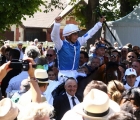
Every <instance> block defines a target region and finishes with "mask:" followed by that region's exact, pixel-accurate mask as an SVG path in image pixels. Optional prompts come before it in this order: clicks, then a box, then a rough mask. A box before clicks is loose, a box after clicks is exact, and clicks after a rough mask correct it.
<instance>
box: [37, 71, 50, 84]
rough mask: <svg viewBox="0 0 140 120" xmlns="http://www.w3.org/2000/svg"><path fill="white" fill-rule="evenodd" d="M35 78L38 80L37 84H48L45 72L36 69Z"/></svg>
mask: <svg viewBox="0 0 140 120" xmlns="http://www.w3.org/2000/svg"><path fill="white" fill-rule="evenodd" d="M35 78H36V79H37V80H38V83H49V81H48V74H47V71H46V70H43V69H36V70H35Z"/></svg>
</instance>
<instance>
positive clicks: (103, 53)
mask: <svg viewBox="0 0 140 120" xmlns="http://www.w3.org/2000/svg"><path fill="white" fill-rule="evenodd" d="M96 54H97V56H99V57H103V56H104V55H105V48H103V47H101V48H98V49H96Z"/></svg>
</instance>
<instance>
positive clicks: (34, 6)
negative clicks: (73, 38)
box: [0, 0, 63, 32]
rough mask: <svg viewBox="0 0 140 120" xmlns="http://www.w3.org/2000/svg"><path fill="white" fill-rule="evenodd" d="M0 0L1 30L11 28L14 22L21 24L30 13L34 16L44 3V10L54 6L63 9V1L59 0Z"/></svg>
mask: <svg viewBox="0 0 140 120" xmlns="http://www.w3.org/2000/svg"><path fill="white" fill-rule="evenodd" d="M49 1H50V2H48V0H46V1H44V0H0V32H3V31H5V30H7V29H9V28H10V25H12V24H21V19H24V20H26V18H25V17H24V16H25V15H28V16H29V17H32V16H33V14H34V13H35V12H37V11H41V10H40V9H39V7H40V6H41V5H44V6H45V8H46V10H45V11H44V12H48V11H50V10H51V11H52V10H53V9H54V8H60V9H62V5H63V4H62V3H61V2H59V0H49Z"/></svg>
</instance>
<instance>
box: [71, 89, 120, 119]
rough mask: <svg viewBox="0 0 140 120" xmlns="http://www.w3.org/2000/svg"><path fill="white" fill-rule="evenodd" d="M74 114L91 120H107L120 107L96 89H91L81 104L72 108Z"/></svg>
mask: <svg viewBox="0 0 140 120" xmlns="http://www.w3.org/2000/svg"><path fill="white" fill-rule="evenodd" d="M73 110H74V111H76V113H78V114H80V115H82V116H83V117H85V118H89V119H92V120H107V119H108V116H109V115H110V114H112V113H114V112H119V111H120V106H119V105H118V104H117V103H116V102H114V101H112V100H110V99H109V97H108V95H107V94H106V93H105V92H103V91H101V90H98V89H92V90H91V91H90V92H89V93H88V94H87V95H86V96H85V98H84V100H83V102H82V103H80V104H78V105H76V106H75V107H74V108H73Z"/></svg>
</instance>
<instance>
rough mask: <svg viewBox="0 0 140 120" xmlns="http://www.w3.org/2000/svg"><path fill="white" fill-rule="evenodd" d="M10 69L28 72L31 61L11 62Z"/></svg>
mask: <svg viewBox="0 0 140 120" xmlns="http://www.w3.org/2000/svg"><path fill="white" fill-rule="evenodd" d="M9 68H13V69H22V70H23V71H28V70H29V61H28V60H23V61H18V62H11V63H10V65H9Z"/></svg>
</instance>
